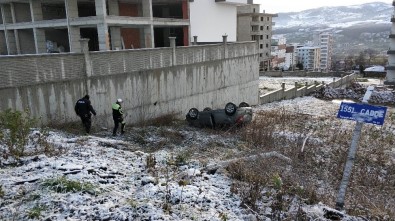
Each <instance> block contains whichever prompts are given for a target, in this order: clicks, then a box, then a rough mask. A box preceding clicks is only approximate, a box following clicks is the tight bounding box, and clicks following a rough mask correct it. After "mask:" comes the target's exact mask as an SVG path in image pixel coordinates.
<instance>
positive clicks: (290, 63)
mask: <svg viewBox="0 0 395 221" xmlns="http://www.w3.org/2000/svg"><path fill="white" fill-rule="evenodd" d="M297 62H298V61H297V55H296V46H293V45H290V46H287V47H286V49H285V65H284V66H285V70H295V66H296V64H297Z"/></svg>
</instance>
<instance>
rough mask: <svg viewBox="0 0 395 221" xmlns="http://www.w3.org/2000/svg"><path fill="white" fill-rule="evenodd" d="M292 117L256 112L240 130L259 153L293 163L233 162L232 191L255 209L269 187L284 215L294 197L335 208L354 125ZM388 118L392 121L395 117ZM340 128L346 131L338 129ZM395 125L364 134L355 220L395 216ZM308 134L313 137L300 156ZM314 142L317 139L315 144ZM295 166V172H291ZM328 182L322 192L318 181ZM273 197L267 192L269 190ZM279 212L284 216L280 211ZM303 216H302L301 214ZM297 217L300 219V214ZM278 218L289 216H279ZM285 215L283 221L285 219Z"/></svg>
mask: <svg viewBox="0 0 395 221" xmlns="http://www.w3.org/2000/svg"><path fill="white" fill-rule="evenodd" d="M297 112H298V113H297V114H295V113H292V112H290V111H285V110H284V108H279V109H278V110H274V111H264V112H259V113H256V114H255V119H254V121H253V122H251V123H250V124H248V125H246V126H245V127H244V128H242V130H241V131H240V133H241V137H242V140H243V141H244V142H245V143H246V144H247V147H248V148H250V149H251V150H254V149H255V150H256V152H257V153H261V152H269V151H273V150H275V151H276V152H279V153H281V154H282V155H285V156H287V157H289V158H291V160H292V163H291V164H290V165H288V166H287V165H285V164H284V162H280V161H276V160H274V159H256V160H255V161H253V162H245V161H238V162H236V163H232V164H229V165H228V167H227V170H228V172H229V174H230V176H231V177H232V178H233V179H235V181H234V183H233V184H232V186H231V191H232V193H235V194H238V195H239V196H240V197H241V199H242V201H243V203H245V204H246V205H248V206H250V207H251V208H254V207H255V206H256V205H257V202H258V201H259V200H260V198H261V197H262V192H260V191H259V190H263V189H265V188H268V189H272V190H275V191H271V192H270V194H269V195H267V196H266V197H270V198H271V199H272V200H273V204H272V209H273V211H282V212H283V213H284V210H283V209H284V208H286V207H287V206H288V203H289V202H287V201H285V200H284V199H287V198H288V199H289V198H290V197H291V198H292V197H298V198H299V199H300V200H301V202H302V203H305V204H315V203H317V202H318V201H320V202H323V203H325V204H327V205H332V204H334V201H335V198H334V197H335V195H336V192H337V189H338V184H339V181H340V180H341V177H342V173H343V167H344V163H345V161H346V157H347V149H348V148H349V146H350V142H351V136H352V127H344V126H342V124H341V123H339V122H338V121H337V120H334V119H329V120H328V118H327V117H326V118H322V117H315V116H310V115H303V114H302V113H299V111H297ZM391 117H392V116H391V115H390V116H389V120H392V119H391ZM339 128H341V130H339ZM391 130H392V129H391V127H388V128H385V127H381V128H378V127H376V126H369V125H366V126H365V127H364V129H363V130H362V136H361V140H360V147H358V148H359V149H358V156H357V158H356V162H355V165H354V168H355V169H354V170H353V181H352V185H350V187H349V191H348V193H347V195H346V198H347V202H346V206H347V204H348V205H349V207H347V208H346V209H347V210H348V213H349V214H351V215H356V216H364V217H371V216H376V217H379V218H378V219H384V218H385V217H395V211H394V208H390V207H388V206H387V205H393V204H394V203H395V201H394V199H395V191H394V189H393V185H392V184H395V176H393V175H391V174H394V172H395V169H393V168H392V167H393V166H391V165H392V164H391V163H390V162H391V158H390V155H389V154H388V153H389V151H390V150H391V149H392V148H393V145H394V139H393V138H394V137H395V136H394V134H393V133H392V132H391ZM306 134H309V137H310V138H309V139H308V140H307V143H306V145H305V148H304V151H303V152H301V146H302V143H303V140H304V138H305V137H306ZM313 139H315V140H317V141H318V143H317V142H313V141H312V140H313ZM287 167H289V168H292V172H290V171H287V169H286V168H287ZM321 182H323V183H325V185H327V186H326V188H325V189H321V190H319V189H317V186H316V185H317V183H321ZM267 193H268V192H267ZM279 213H280V212H279ZM298 214H299V215H300V216H302V215H303V214H302V213H298ZM299 215H298V216H299ZM276 217H277V218H280V219H282V218H284V217H282V215H281V214H276ZM281 217H282V218H281Z"/></svg>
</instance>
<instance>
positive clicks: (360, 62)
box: [355, 51, 365, 66]
mask: <svg viewBox="0 0 395 221" xmlns="http://www.w3.org/2000/svg"><path fill="white" fill-rule="evenodd" d="M355 63H356V64H357V65H359V66H361V65H362V66H364V65H365V53H364V52H362V51H361V52H359V55H358V57H357V59H355Z"/></svg>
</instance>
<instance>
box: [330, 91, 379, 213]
mask: <svg viewBox="0 0 395 221" xmlns="http://www.w3.org/2000/svg"><path fill="white" fill-rule="evenodd" d="M373 89H374V87H373V86H369V87H368V89H367V91H366V93H365V96H364V97H363V99H362V102H363V103H365V104H356V103H345V102H342V103H341V105H340V109H339V112H338V114H337V117H338V118H341V119H348V120H355V121H357V123H356V125H355V129H354V133H353V136H352V140H351V147H350V149H349V152H348V156H347V162H346V166H345V167H344V172H343V179H342V181H341V183H340V187H339V193H338V195H337V199H336V209H337V210H343V207H344V198H345V195H346V189H347V185H348V182H349V180H350V175H351V171H352V166H353V164H354V160H355V154H356V152H357V147H358V142H359V137H360V135H361V130H362V125H363V123H372V124H376V125H383V123H384V118H385V114H386V112H387V108H386V107H379V106H372V105H367V103H368V100H369V98H370V96H371V95H372V92H373Z"/></svg>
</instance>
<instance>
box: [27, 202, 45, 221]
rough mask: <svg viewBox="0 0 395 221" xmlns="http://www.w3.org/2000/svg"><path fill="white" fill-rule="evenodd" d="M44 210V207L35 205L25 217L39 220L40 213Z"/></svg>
mask: <svg viewBox="0 0 395 221" xmlns="http://www.w3.org/2000/svg"><path fill="white" fill-rule="evenodd" d="M44 210H45V207H43V206H39V205H36V206H34V207H33V208H31V209H30V210H29V211H28V212H27V216H28V217H29V219H39V218H40V217H41V212H43V211H44Z"/></svg>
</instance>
